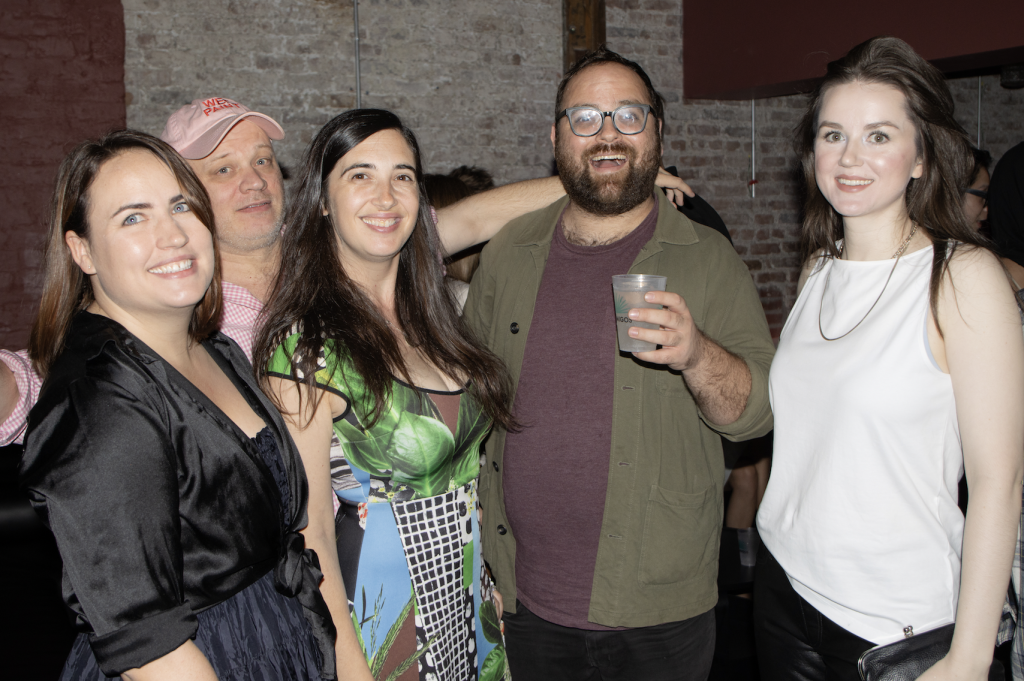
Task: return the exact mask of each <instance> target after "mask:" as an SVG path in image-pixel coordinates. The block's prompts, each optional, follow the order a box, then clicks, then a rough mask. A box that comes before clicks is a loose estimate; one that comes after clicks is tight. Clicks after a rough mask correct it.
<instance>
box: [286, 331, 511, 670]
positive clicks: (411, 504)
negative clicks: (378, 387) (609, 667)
mask: <svg viewBox="0 0 1024 681" xmlns="http://www.w3.org/2000/svg"><path fill="white" fill-rule="evenodd" d="M298 339H299V336H298V334H295V335H292V336H290V337H289V338H288V339H287V340H285V342H284V343H282V344H281V346H280V347H278V348H277V351H276V352H275V354H274V357H273V358H272V359H271V361H270V366H269V370H270V374H271V375H272V376H278V377H281V378H285V379H290V380H294V379H295V378H296V377H295V376H293V375H292V362H291V358H292V356H293V353H294V351H295V346H296V344H297V343H298ZM337 348H338V346H337V345H336V344H335V343H334V342H333V341H327V342H326V343H325V347H324V349H323V351H321V354H320V357H319V362H318V370H317V374H316V381H317V384H318V385H320V386H321V387H322V388H323V389H325V390H329V391H331V392H333V393H336V394H337V395H340V396H341V397H342V398H344V399H345V401H346V402H348V405H349V408H348V411H346V412H345V414H344V415H342V416H341V417H340V418H338V419H337V420H335V422H334V436H335V441H334V443H333V445H332V447H331V479H332V484H333V486H334V491H335V494H336V495H337V497H338V500H339V501H340V503H341V507H340V509H339V510H338V515H337V518H336V522H335V527H336V530H337V535H338V559H339V562H340V563H341V571H342V577H343V578H344V580H345V586H346V589H347V590H348V599H349V609H350V611H351V614H352V621H353V624H354V625H355V629H356V635H357V636H358V637H359V639H360V642H361V643H362V646H363V651H364V653H365V654H366V659H367V661H368V663H369V665H370V670H371V672H372V673H373V676H374V678H376V679H378V680H379V681H385V680H388V681H391V680H394V681H417V680H418V681H465V680H467V679H480V680H481V681H497V680H499V679H505V680H507V679H510V678H511V677H510V675H509V673H508V665H507V663H506V661H505V648H504V645H503V643H502V637H501V628H500V623H499V618H498V613H497V610H496V609H495V607H494V604H493V602H492V600H491V597H492V594H493V588H494V587H493V585H492V584H491V582H490V579H489V578H488V577H487V574H486V571H483V570H481V564H482V560H481V558H480V528H479V525H478V516H477V510H476V508H477V498H476V479H477V476H478V474H479V471H480V444H481V443H482V442H483V439H484V437H485V436H486V435H487V432H488V430H489V429H490V426H491V423H490V419H489V418H488V417H487V415H486V414H485V413H484V412H483V411H482V410H481V408H480V405H479V404H478V403H477V402H476V400H474V399H473V398H472V397H470V396H469V394H468V393H466V392H464V391H459V392H456V393H444V392H438V391H430V390H423V389H418V388H414V387H412V386H409V385H407V384H405V383H403V382H402V381H399V380H397V379H394V383H393V385H392V399H391V405H390V409H388V410H387V411H386V412H385V413H384V414H383V415H382V416H381V418H379V419H378V421H377V423H375V424H374V425H373V427H371V428H366V427H365V426H364V423H366V421H367V418H366V416H367V414H368V412H369V411H370V408H371V405H372V398H371V396H370V395H369V393H368V392H367V390H366V386H365V385H364V383H363V381H362V378H361V377H360V376H359V375H358V374H357V373H356V372H355V369H354V366H353V365H352V363H351V361H350V359H349V358H348V357H347V355H346V354H343V353H338V352H336V350H337ZM456 404H457V414H458V420H457V425H454V427H453V428H450V427H449V425H446V423H445V419H444V417H442V411H443V410H444V409H445V408H446V407H447V408H450V410H451V411H450V413H451V414H452V416H454V413H455V405H456ZM439 405H441V406H440V407H439ZM452 420H454V419H453V418H451V417H449V422H451V421H452ZM453 431H454V433H453Z"/></svg>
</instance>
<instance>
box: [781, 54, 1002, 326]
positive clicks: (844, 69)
mask: <svg viewBox="0 0 1024 681" xmlns="http://www.w3.org/2000/svg"><path fill="white" fill-rule="evenodd" d="M854 81H858V82H863V83H879V84H882V85H888V86H890V87H893V88H896V89H897V90H899V91H900V92H902V93H903V96H904V97H905V98H906V101H907V112H908V114H909V115H910V118H911V120H912V121H913V123H914V128H915V129H916V131H917V153H918V157H919V158H920V159H921V160H922V162H923V166H924V173H923V174H922V176H921V177H920V178H918V179H912V180H910V183H909V184H908V185H907V191H906V206H907V214H908V215H909V217H910V219H911V220H913V221H914V222H915V223H917V225H918V228H919V229H922V230H924V231H925V232H927V233H928V235H929V236H930V237H931V239H932V244H933V245H932V248H933V249H934V251H933V255H932V274H931V285H930V300H931V308H932V315H933V316H934V317H935V319H936V324H937V323H938V307H937V306H938V293H939V284H940V283H941V280H942V276H943V274H944V273H945V271H946V267H947V265H948V262H949V258H950V257H951V256H952V254H953V252H954V251H955V249H956V248H957V247H958V246H959V244H961V243H963V244H970V245H972V246H977V247H985V248H988V247H989V246H990V244H989V242H988V241H987V240H986V239H985V238H984V237H982V236H981V235H979V234H978V233H977V232H975V231H974V230H973V229H971V226H970V225H969V224H968V223H967V218H966V217H965V216H964V212H963V195H964V190H966V189H967V186H968V182H967V180H968V177H969V176H970V174H971V171H972V169H973V168H974V155H973V153H972V151H971V149H972V147H971V143H970V141H969V139H968V137H967V133H966V132H965V131H964V129H963V128H962V127H961V126H960V124H959V123H957V121H956V119H955V118H954V117H953V96H952V94H950V92H949V87H948V86H947V85H946V79H945V78H944V77H943V75H942V72H940V71H939V70H938V69H937V68H935V67H934V66H932V65H931V64H929V63H928V62H927V61H925V59H924V58H922V57H921V56H920V55H919V54H918V53H917V52H915V51H914V49H913V48H912V47H910V45H908V44H907V43H905V42H903V41H902V40H900V39H899V38H892V37H878V38H872V39H871V40H868V41H866V42H863V43H861V44H860V45H857V46H856V47H854V48H853V49H852V50H850V52H849V53H848V54H847V55H846V56H845V57H843V58H842V59H839V60H837V61H834V62H831V63H830V64H829V65H828V71H827V73H826V75H825V79H824V80H822V81H821V83H820V84H819V85H818V87H817V88H816V89H815V90H814V93H813V94H812V95H811V101H810V105H809V106H808V108H807V113H805V114H804V117H803V119H802V120H801V121H800V123H799V124H798V126H797V143H796V149H797V153H798V154H799V155H800V159H801V164H802V166H803V173H804V180H805V182H806V185H807V197H806V200H805V203H804V240H805V247H806V256H807V258H808V259H809V258H811V257H814V256H815V255H816V254H820V255H822V256H823V257H838V256H839V249H838V247H837V246H836V241H837V240H838V239H840V238H842V237H843V218H842V216H841V215H840V214H839V213H838V212H836V210H835V209H834V208H833V207H832V206H831V205H830V204H829V202H828V201H827V200H826V199H825V196H824V195H823V194H822V193H821V190H820V189H819V188H818V183H817V181H816V179H815V176H814V141H815V138H816V137H817V134H818V117H819V113H820V112H821V105H822V100H823V99H824V96H825V94H826V93H827V92H828V91H829V89H831V88H833V87H835V86H837V85H842V84H845V83H852V82H854ZM950 244H952V246H949V245H950ZM947 249H948V251H947ZM940 332H941V329H940Z"/></svg>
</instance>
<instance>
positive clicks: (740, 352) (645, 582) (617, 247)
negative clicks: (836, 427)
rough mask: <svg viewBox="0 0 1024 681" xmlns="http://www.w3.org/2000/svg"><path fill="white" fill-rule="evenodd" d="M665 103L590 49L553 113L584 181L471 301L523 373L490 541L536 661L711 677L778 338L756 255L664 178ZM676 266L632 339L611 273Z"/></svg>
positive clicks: (485, 278)
mask: <svg viewBox="0 0 1024 681" xmlns="http://www.w3.org/2000/svg"><path fill="white" fill-rule="evenodd" d="M663 121H664V100H663V99H662V97H661V95H659V94H658V93H657V91H656V90H655V89H654V87H653V85H652V84H651V81H650V78H649V77H648V76H647V74H646V73H645V72H644V71H643V69H642V68H641V67H640V66H639V65H638V64H636V63H634V62H632V61H629V60H628V59H624V58H623V57H621V56H620V55H618V54H616V53H614V52H611V51H609V50H607V49H604V48H602V49H600V50H597V51H595V52H593V53H591V54H589V55H587V56H585V57H584V58H583V59H581V60H580V61H579V62H577V64H576V65H574V66H573V67H572V69H570V70H569V72H568V73H567V74H566V75H565V78H564V79H563V80H562V82H561V84H560V85H559V88H558V95H557V104H556V115H555V121H554V125H553V126H552V129H551V142H552V145H553V146H554V154H555V159H556V161H557V164H558V173H559V177H560V178H561V180H562V184H563V185H564V187H565V189H566V192H567V194H568V196H567V197H566V198H564V199H561V200H559V201H557V202H555V203H554V204H552V205H550V206H548V207H547V208H544V209H541V210H540V211H537V212H534V213H531V214H528V215H526V216H524V217H521V218H519V219H517V220H514V221H513V222H511V223H509V224H508V225H507V226H506V227H505V228H504V229H503V230H502V232H501V233H500V234H499V235H498V236H497V237H495V238H494V239H493V240H492V241H491V243H490V245H488V246H487V247H486V248H485V249H484V251H483V253H482V255H481V266H480V269H479V271H478V272H477V274H476V276H475V278H474V280H473V283H472V285H471V287H470V293H469V300H468V301H467V304H466V311H465V317H466V319H467V320H468V322H469V324H470V326H472V327H473V328H474V329H475V330H476V332H477V333H478V334H479V335H480V337H481V338H482V339H484V341H485V342H486V343H488V345H489V347H490V348H491V349H492V350H493V351H494V352H495V353H496V354H498V356H499V357H501V358H502V359H503V360H504V361H505V362H506V364H507V365H508V367H509V370H510V371H511V372H512V375H513V378H514V380H515V383H516V394H515V407H514V413H515V415H516V418H517V420H518V421H519V423H520V424H521V428H520V429H519V430H517V431H515V432H506V431H502V430H498V431H496V432H495V433H493V434H492V436H491V438H490V440H488V442H487V444H486V461H485V463H484V465H483V468H482V470H481V476H480V487H479V490H480V501H481V506H482V508H483V513H484V521H483V523H482V532H483V549H484V557H485V558H486V559H487V562H488V563H489V565H490V567H491V569H492V572H493V574H494V577H495V579H496V581H497V588H498V590H499V591H500V592H501V594H502V595H503V596H504V610H505V612H504V620H505V636H506V649H507V651H508V660H509V665H510V667H511V671H512V676H513V678H519V679H545V680H555V679H566V680H568V679H574V680H576V679H578V680H583V679H605V680H612V679H623V680H626V679H630V680H632V679H645V680H655V681H657V680H660V679H693V680H698V679H700V680H702V679H706V678H707V676H708V673H709V671H710V667H711V659H712V655H713V651H714V638H715V634H714V629H715V622H714V614H713V611H712V609H713V608H714V605H715V603H716V602H717V600H718V590H717V587H716V578H717V573H718V544H719V535H720V532H721V526H722V479H723V467H724V466H723V461H722V448H721V440H720V438H719V437H718V434H719V433H721V434H722V435H724V436H726V437H727V438H729V439H733V440H743V439H748V438H752V437H756V436H759V435H763V434H764V433H766V432H767V431H768V430H770V429H771V425H772V419H771V410H770V408H769V405H768V388H767V376H768V367H769V365H770V363H771V358H772V354H773V352H774V346H773V345H772V341H771V337H770V335H769V332H768V325H767V323H766V322H765V317H764V312H763V311H762V309H761V304H760V301H759V299H758V295H757V291H756V290H755V288H754V285H753V282H752V281H751V278H750V274H749V273H748V272H747V268H746V266H745V265H744V264H743V262H742V261H741V260H740V259H739V257H738V256H737V255H736V252H735V251H734V250H733V248H732V246H731V245H730V244H729V242H728V241H727V240H726V239H724V238H723V237H722V236H720V235H719V234H718V233H717V232H715V231H714V230H712V229H710V228H708V227H705V226H702V225H698V224H695V223H693V222H691V221H690V220H689V219H687V218H686V217H684V216H683V215H681V214H680V213H678V212H676V210H675V209H674V207H673V206H672V204H671V203H669V202H668V200H667V199H666V198H665V197H664V196H662V195H661V194H660V192H658V193H656V192H655V189H654V187H655V177H656V176H657V174H658V168H659V166H660V164H661V152H662V146H661V129H662V124H663ZM627 272H628V273H633V274H655V275H664V276H666V277H667V290H666V291H665V292H652V293H648V294H647V297H646V300H647V302H649V303H656V304H659V305H662V306H663V309H643V310H641V309H633V310H630V312H629V316H630V317H631V318H632V319H634V320H638V321H645V322H650V323H654V324H657V325H658V327H659V328H658V329H657V330H647V329H634V330H633V331H631V335H635V337H638V338H640V339H641V340H646V341H649V342H652V343H656V344H657V345H659V346H661V347H660V348H659V349H656V350H653V351H650V352H639V353H621V352H619V351H618V347H617V345H616V337H615V336H616V325H615V311H614V307H613V302H612V295H611V286H610V283H611V276H612V275H615V274H624V273H627Z"/></svg>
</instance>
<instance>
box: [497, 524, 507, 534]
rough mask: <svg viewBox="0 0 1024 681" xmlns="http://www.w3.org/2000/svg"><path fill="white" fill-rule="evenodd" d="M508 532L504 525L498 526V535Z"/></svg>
mask: <svg viewBox="0 0 1024 681" xmlns="http://www.w3.org/2000/svg"><path fill="white" fill-rule="evenodd" d="M506 532H508V530H506V529H505V526H504V525H498V534H505V533H506Z"/></svg>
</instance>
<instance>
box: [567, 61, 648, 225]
mask: <svg viewBox="0 0 1024 681" xmlns="http://www.w3.org/2000/svg"><path fill="white" fill-rule="evenodd" d="M623 104H650V102H649V101H648V96H647V88H646V87H645V86H644V83H643V81H642V80H640V77H639V76H637V75H636V74H635V73H633V71H631V70H630V69H628V68H626V67H625V66H623V65H621V64H615V63H603V64H595V65H593V66H588V67H586V68H585V69H583V70H582V71H580V72H579V73H578V74H576V76H575V77H574V78H573V79H572V80H571V81H569V84H568V86H567V87H566V89H565V94H564V95H563V97H562V102H561V106H562V107H563V108H568V107H573V106H594V107H597V108H598V109H599V110H601V111H614V110H615V109H617V108H618V107H620V106H622V105H623ZM660 130H661V122H660V121H658V120H657V119H656V118H654V117H653V116H651V115H649V116H648V119H647V127H645V128H644V131H643V132H641V133H640V134H637V135H623V134H622V133H620V132H619V131H618V130H616V129H615V126H614V125H612V121H611V119H610V118H605V120H604V123H603V125H602V127H601V130H600V132H598V133H597V134H596V135H594V136H592V137H578V136H577V135H575V134H573V132H572V130H571V129H570V128H569V121H568V120H567V119H566V118H565V117H563V118H562V119H561V120H559V121H558V122H556V123H555V125H553V126H552V128H551V143H552V145H553V146H554V150H555V161H556V162H557V163H558V175H559V177H560V178H561V179H562V184H563V185H565V189H566V193H567V194H568V195H569V197H570V198H571V199H572V201H573V202H574V203H575V204H576V205H578V206H579V207H580V208H582V209H583V210H585V211H586V212H588V213H592V214H595V215H621V214H622V213H625V212H627V211H628V210H630V209H632V208H635V207H636V206H638V205H640V204H641V203H643V202H644V201H646V200H647V199H649V198H650V197H651V195H652V193H653V191H654V178H655V177H656V176H657V174H658V167H659V166H660V165H661V138H660Z"/></svg>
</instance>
